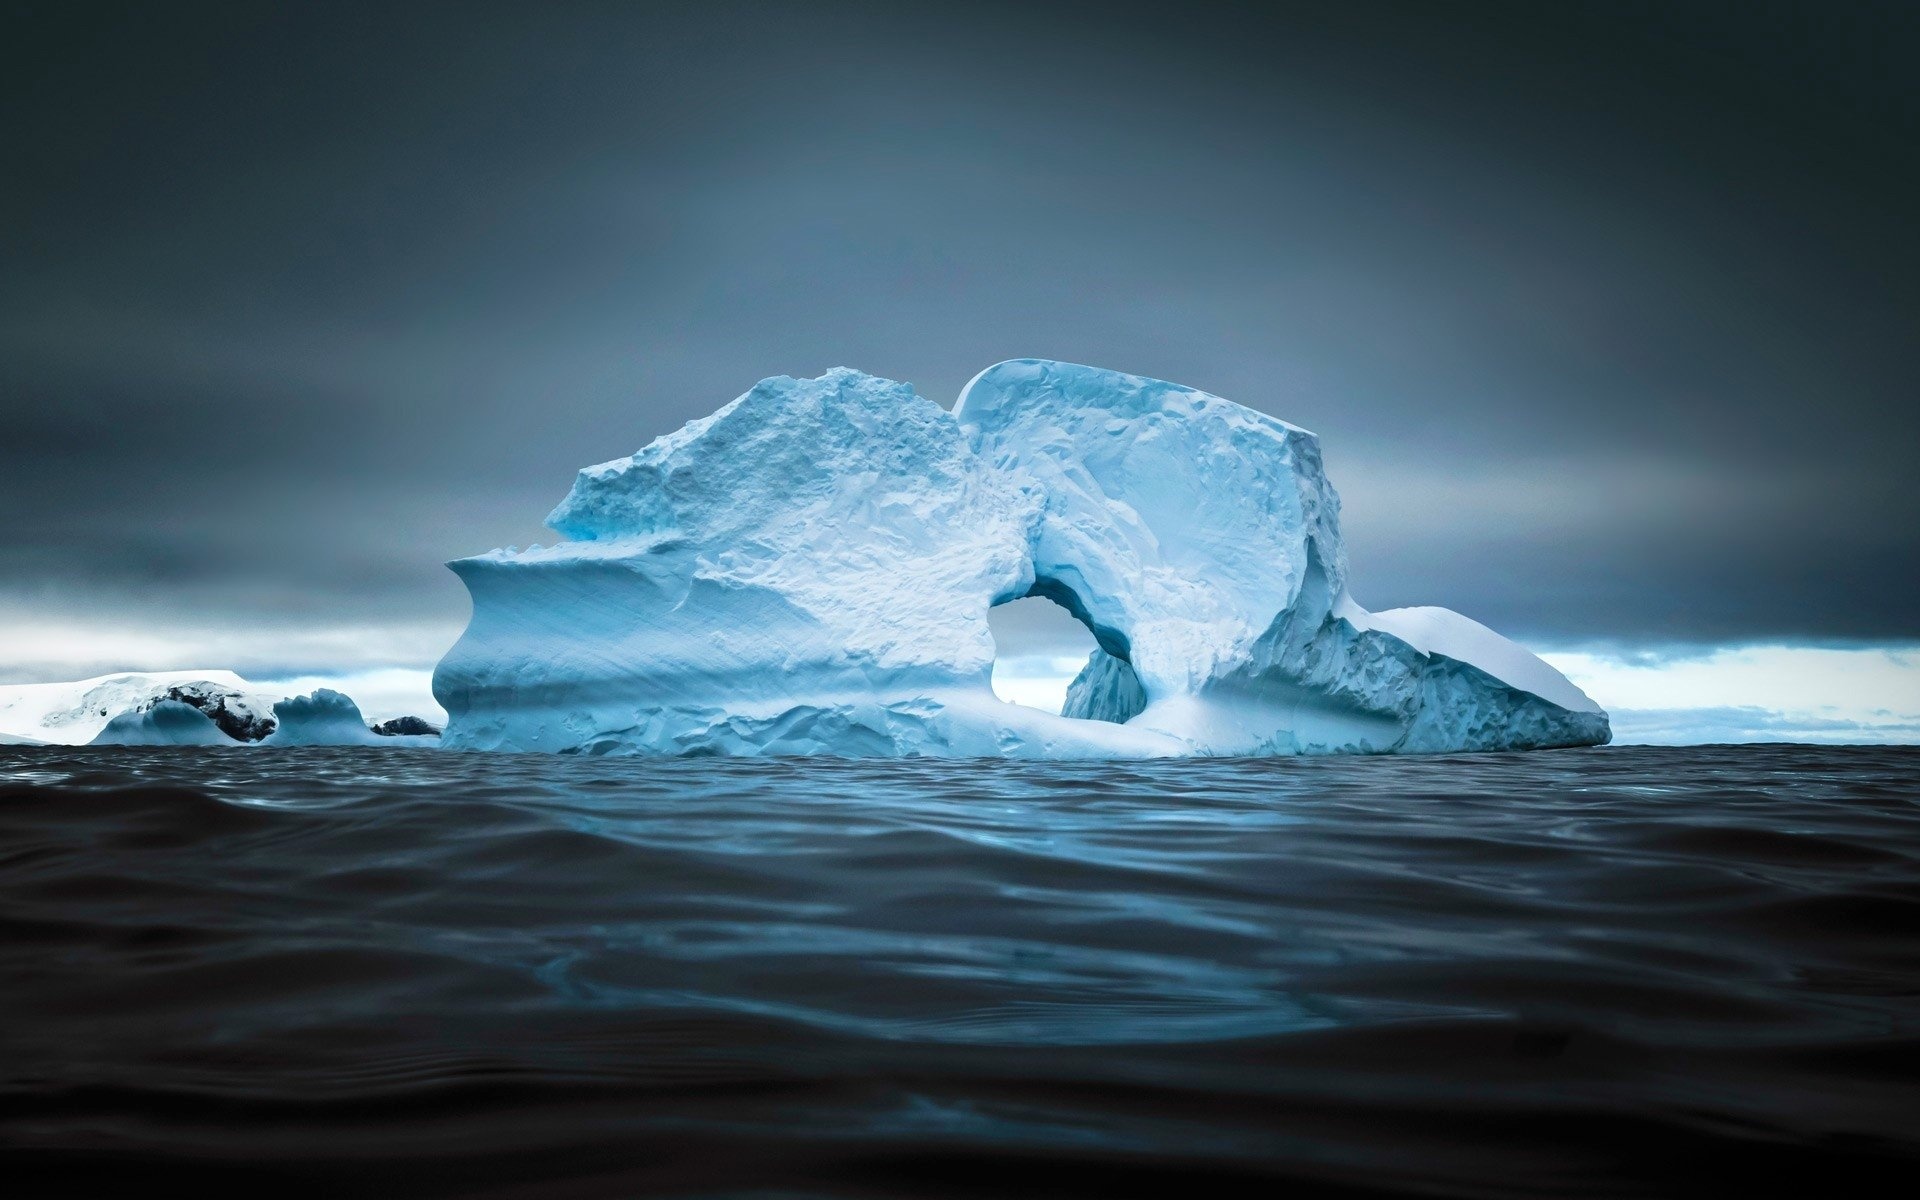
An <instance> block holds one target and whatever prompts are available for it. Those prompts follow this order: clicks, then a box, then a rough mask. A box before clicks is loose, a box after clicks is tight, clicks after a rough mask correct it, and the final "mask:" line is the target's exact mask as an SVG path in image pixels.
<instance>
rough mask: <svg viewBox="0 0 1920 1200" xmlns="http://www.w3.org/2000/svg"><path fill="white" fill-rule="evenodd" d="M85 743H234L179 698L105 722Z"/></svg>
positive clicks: (206, 716)
mask: <svg viewBox="0 0 1920 1200" xmlns="http://www.w3.org/2000/svg"><path fill="white" fill-rule="evenodd" d="M87 744H88V745H89V746H238V745H239V744H240V743H239V742H236V741H234V740H233V739H232V738H230V737H228V736H227V735H226V734H225V733H223V732H221V729H220V727H219V726H218V725H216V724H214V722H213V718H212V717H209V716H208V715H207V714H206V713H205V712H204V711H202V710H201V709H198V708H195V707H194V706H193V705H191V704H188V703H186V702H185V701H183V700H160V701H157V702H155V703H154V705H153V706H152V707H150V708H137V709H130V710H128V711H127V712H123V713H121V714H120V715H119V716H117V717H115V718H113V719H112V720H111V721H108V722H107V723H106V725H105V726H103V727H102V728H101V730H100V732H99V733H98V734H95V735H94V738H93V740H92V741H90V742H88V743H87Z"/></svg>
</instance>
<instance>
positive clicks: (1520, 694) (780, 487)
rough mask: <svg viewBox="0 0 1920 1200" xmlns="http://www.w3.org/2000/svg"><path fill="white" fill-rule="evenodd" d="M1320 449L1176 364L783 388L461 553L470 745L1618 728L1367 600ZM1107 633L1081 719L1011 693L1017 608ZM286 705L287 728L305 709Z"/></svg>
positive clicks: (1565, 691)
mask: <svg viewBox="0 0 1920 1200" xmlns="http://www.w3.org/2000/svg"><path fill="white" fill-rule="evenodd" d="M1339 518H1340V501H1339V497H1338V495H1337V494H1336V493H1335V492H1334V490H1333V487H1332V485H1331V484H1330V483H1328V481H1327V479H1326V475H1325V472H1324V468H1323V466H1322V462H1321V455H1320V445H1319V440H1318V438H1316V437H1315V436H1314V435H1313V434H1311V433H1309V432H1307V431H1306V430H1304V429H1300V428H1299V427H1297V426H1294V425H1290V424H1288V423H1287V422H1285V421H1281V420H1279V419H1277V418H1274V417H1270V416H1267V415H1265V414H1264V413H1260V412H1257V411H1255V410H1253V409H1249V408H1246V407H1243V406H1241V405H1238V404H1235V403H1233V402H1231V401H1228V400H1223V399H1221V398H1220V397H1217V396H1211V395H1208V394H1207V393H1205V392H1201V391H1197V390H1195V389H1193V388H1188V387H1183V386H1181V385H1178V384H1173V383H1167V382H1164V381H1161V380H1155V379H1147V378H1144V377H1141V376H1136V375H1127V374H1122V373H1119V372H1115V371H1108V370H1102V369H1099V368H1094V367H1084V366H1077V365H1074V364H1070V363H1059V362H1049V361H1044V360H1037V359H1022V360H1015V361H1011V362H1004V363H1000V364H998V365H996V366H993V367H989V368H988V369H987V370H985V371H983V372H981V373H980V374H979V375H978V376H976V377H975V378H974V379H973V380H972V381H971V382H970V383H969V384H968V385H967V387H966V389H965V390H964V391H963V392H962V394H961V396H960V399H959V402H958V404H957V405H956V406H955V407H954V409H953V411H952V412H948V411H947V410H945V409H943V408H941V407H940V406H939V405H937V404H935V403H933V402H932V401H930V400H928V399H926V398H925V397H922V396H921V395H919V394H918V393H917V392H915V391H914V390H913V389H912V388H911V387H910V386H908V385H906V384H903V383H897V382H894V381H892V380H886V379H880V378H876V377H874V376H871V375H866V374H863V373H861V372H859V371H854V370H850V369H847V368H837V369H835V370H832V371H829V372H827V373H826V374H824V375H822V376H820V377H819V378H817V379H794V378H790V377H786V376H781V377H776V378H772V379H767V380H763V381H762V382H761V383H760V384H758V385H757V386H755V387H754V388H753V389H752V390H751V391H749V392H747V393H746V394H744V395H742V396H740V397H739V398H738V399H736V400H734V401H733V402H731V403H730V404H727V405H726V406H725V407H723V408H721V409H720V410H719V411H718V412H716V413H714V414H713V415H712V416H709V417H706V418H703V419H701V420H698V421H694V422H691V423H690V424H688V425H686V426H684V427H682V428H681V429H679V430H676V431H675V432H673V433H670V434H667V435H665V436H663V437H661V438H659V439H657V440H655V441H654V442H652V443H651V444H649V445H647V446H646V447H644V448H642V449H641V450H640V451H639V452H637V453H635V454H633V455H632V456H630V457H627V458H622V459H616V460H613V461H611V462H606V463H602V464H599V465H597V466H593V467H588V468H586V469H585V470H582V471H581V472H580V473H579V476H578V477H577V479H576V480H575V482H574V485H573V488H572V490H571V491H570V492H569V494H568V495H567V497H566V498H565V499H564V500H563V501H562V502H561V503H560V505H559V506H558V507H557V508H555V509H554V511H553V513H552V514H551V515H550V516H549V517H548V525H549V526H550V527H551V528H553V529H554V530H555V531H556V532H558V533H559V534H560V535H561V536H562V538H563V539H565V540H563V541H561V542H559V543H557V544H555V545H553V546H548V547H540V546H535V547H532V548H530V549H528V550H524V551H521V550H516V549H513V548H508V549H505V550H496V551H493V552H491V553H488V554H482V555H478V556H476V557H473V558H466V559H460V560H458V561H456V562H453V563H451V564H449V565H450V566H451V567H452V568H453V570H454V571H455V572H456V573H457V574H458V575H459V576H460V578H461V579H462V580H463V581H464V582H465V583H466V585H467V588H468V590H469V592H470V594H471V596H472V599H473V616H472V619H471V621H470V623H469V625H468V627H467V629H466V631H465V633H464V634H463V635H462V636H461V638H460V640H459V641H458V642H457V643H456V644H455V645H454V647H453V648H452V649H451V650H450V651H449V652H448V653H447V655H446V657H445V658H443V659H442V660H441V662H440V664H439V666H438V668H437V669H436V670H435V672H434V694H435V696H436V698H437V699H438V700H439V701H440V703H441V704H442V705H443V706H444V707H445V708H446V710H447V712H448V714H449V718H450V719H449V723H448V725H447V728H446V732H445V734H444V737H443V744H444V745H446V746H448V747H450V748H462V749H491V750H552V751H571V752H585V753H656V754H840V755H921V754H924V755H993V756H1016V757H1042V758H1053V757H1073V758H1117V757H1144V756H1177V755H1284V754H1319V753H1387V752H1437V751H1458V750H1507V749H1529V748H1538V747H1549V746H1577V745H1591V744H1597V743H1601V742H1605V741H1606V740H1607V738H1608V736H1609V731H1608V726H1607V718H1606V714H1605V713H1604V712H1602V711H1601V710H1600V708H1599V707H1598V706H1597V705H1595V704H1594V703H1593V702H1592V701H1591V700H1590V699H1588V698H1587V697H1586V696H1585V695H1584V694H1583V693H1582V692H1580V690H1579V689H1578V688H1576V687H1575V686H1574V685H1573V684H1572V683H1571V682H1569V681H1568V680H1567V679H1566V678H1565V677H1564V676H1562V675H1560V674H1559V673H1558V672H1556V671H1554V670H1553V668H1552V667H1550V666H1548V665H1547V664H1546V663H1544V662H1542V661H1541V660H1540V659H1538V658H1536V657H1534V656H1533V655H1532V654H1530V653H1529V652H1527V651H1526V650H1525V649H1523V648H1521V647H1520V646H1518V645H1515V644H1514V643H1512V642H1510V641H1507V640H1506V639H1504V638H1502V637H1500V636H1499V635H1498V634H1495V633H1493V632H1492V631H1491V630H1488V629H1486V628H1485V627H1484V626H1480V625H1478V624H1476V623H1474V622H1472V621H1470V620H1468V619H1467V618H1465V617H1461V616H1459V615H1457V614H1454V613H1450V612H1446V611H1445V610H1441V609H1400V610H1394V611H1390V612H1382V613H1369V612H1367V611H1366V610H1365V609H1363V608H1362V607H1360V606H1359V605H1358V604H1357V603H1356V602H1355V601H1354V600H1353V599H1352V597H1351V596H1350V595H1349V594H1348V591H1347V579H1346V573H1347V567H1346V554H1345V549H1344V546H1343V544H1342V542H1341V537H1340V529H1339ZM1025 596H1042V597H1045V598H1047V599H1050V600H1053V601H1055V602H1056V603H1058V604H1060V605H1061V606H1063V607H1064V608H1066V609H1067V610H1068V611H1069V612H1071V613H1072V614H1073V615H1074V616H1075V617H1077V618H1078V619H1079V620H1080V621H1081V622H1082V623H1084V624H1085V625H1086V626H1087V628H1088V629H1089V630H1090V631H1091V632H1092V634H1093V636H1094V638H1095V640H1096V641H1097V643H1098V646H1099V648H1098V649H1097V650H1096V651H1095V652H1094V654H1093V655H1092V657H1091V658H1090V659H1089V661H1088V664H1087V666H1086V668H1085V669H1084V670H1083V671H1082V673H1081V675H1080V677H1079V678H1077V679H1076V680H1075V681H1074V683H1073V685H1072V687H1071V688H1070V689H1069V696H1068V701H1067V705H1066V708H1065V710H1064V711H1063V713H1062V714H1060V715H1057V716H1056V715H1054V714H1051V713H1045V712H1041V711H1039V710H1037V709H1029V708H1023V707H1021V706H1017V705H1012V704H1008V703H1005V702H1003V701H1001V700H999V699H998V698H996V697H995V696H994V695H993V693H992V691H991V688H990V686H989V675H990V672H991V668H992V664H993V656H994V647H993V640H992V637H991V635H990V633H989V631H988V627H987V612H988V610H989V609H991V608H992V607H993V606H995V605H997V604H1001V603H1005V602H1008V601H1011V600H1015V599H1019V598H1021V597H1025ZM284 721H285V718H284V717H283V726H284Z"/></svg>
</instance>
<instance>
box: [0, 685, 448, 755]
mask: <svg viewBox="0 0 1920 1200" xmlns="http://www.w3.org/2000/svg"><path fill="white" fill-rule="evenodd" d="M180 709H185V710H186V711H187V712H190V713H192V714H193V715H194V716H195V717H197V718H198V719H199V720H198V721H197V722H196V721H189V720H187V719H186V718H185V717H184V716H183V715H182V714H181V713H180V712H179V711H178V710H180ZM289 720H291V722H292V727H291V728H289V726H288V722H289ZM202 725H204V726H205V727H206V728H208V729H212V730H213V731H214V733H215V734H217V735H218V740H217V741H202V740H200V739H202V738H203V737H204V736H205V735H204V730H203V729H202V728H201V726H202ZM439 740H440V739H439V738H438V737H433V736H399V737H388V736H382V735H380V734H377V733H375V732H374V731H373V730H372V729H370V728H368V726H367V723H366V721H365V720H364V719H362V717H361V715H360V709H359V707H358V706H357V705H356V704H355V703H354V701H353V700H352V699H351V698H350V697H347V696H345V695H343V694H341V693H339V692H335V691H329V690H327V689H324V688H322V689H320V690H319V691H317V692H315V693H314V694H313V695H311V696H305V697H296V698H293V699H290V700H280V699H276V698H275V697H274V696H273V694H272V693H269V692H263V691H261V690H260V688H259V687H258V686H256V685H255V684H252V683H250V682H248V681H247V680H245V679H242V678H241V677H240V676H238V675H236V674H234V673H233V672H232V671H206V670H201V671H160V672H150V673H140V672H125V673H122V674H118V675H101V676H97V677H95V678H93V679H81V680H76V681H74V682H71V683H17V684H3V685H0V745H15V744H27V745H36V744H54V745H69V746H84V745H88V744H90V743H91V744H94V745H127V746H169V745H226V744H232V745H241V746H248V745H261V746H340V745H354V746H358V745H365V746H409V745H410V746H432V745H438V744H439Z"/></svg>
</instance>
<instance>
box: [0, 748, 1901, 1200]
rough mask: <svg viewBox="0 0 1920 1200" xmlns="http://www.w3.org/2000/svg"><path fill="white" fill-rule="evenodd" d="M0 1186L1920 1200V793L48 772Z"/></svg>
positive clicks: (1322, 779)
mask: <svg viewBox="0 0 1920 1200" xmlns="http://www.w3.org/2000/svg"><path fill="white" fill-rule="evenodd" d="M0 1160H4V1163H5V1170H4V1174H5V1176H6V1178H5V1181H4V1182H0V1191H3V1192H6V1193H7V1194H9V1195H16V1196H17V1195H37V1194H62V1195H86V1194H100V1192H101V1190H102V1189H105V1188H109V1187H125V1186H129V1185H131V1186H137V1187H140V1188H142V1189H143V1190H144V1189H148V1188H152V1189H160V1188H166V1187H170V1186H173V1185H188V1186H193V1187H195V1188H198V1189H200V1190H202V1191H205V1192H226V1191H241V1190H245V1191H248V1192H250V1193H253V1194H262V1193H264V1195H265V1196H266V1197H267V1200H277V1198H278V1197H281V1196H287V1195H310V1194H311V1195H343V1194H351V1195H373V1196H386V1195H393V1196H432V1195H443V1194H457V1195H495V1196H536V1195H561V1196H624V1195H648V1194H657V1193H666V1194H679V1195H845V1196H868V1195H896V1194H913V1195H981V1196H995V1197H999V1196H1024V1195H1067V1196H1111V1195H1116V1194H1122V1193H1125V1194H1140V1193H1144V1194H1176V1195H1185V1196H1194V1197H1199V1196H1214V1195H1233V1194H1245V1195H1259V1196H1274V1195H1281V1194H1291V1195H1322V1194H1331V1195H1372V1194H1378V1193H1407V1194H1420V1195H1438V1196H1503V1197H1519V1196H1548V1195H1568V1196H1600V1195H1676V1196H1680V1195H1685V1196H1701V1195H1721V1194H1728V1193H1734V1192H1753V1191H1763V1192H1771V1191H1779V1190H1798V1191H1802V1192H1806V1193H1810V1194H1825V1195H1835V1194H1847V1193H1848V1192H1850V1191H1856V1190H1859V1189H1860V1188H1862V1187H1864V1181H1865V1180H1867V1179H1868V1178H1871V1177H1873V1176H1874V1175H1875V1174H1877V1173H1881V1172H1884V1171H1886V1170H1887V1169H1889V1168H1891V1169H1892V1171H1893V1172H1894V1175H1893V1176H1892V1178H1893V1179H1900V1180H1905V1181H1906V1183H1905V1184H1902V1185H1895V1186H1894V1187H1893V1190H1894V1191H1900V1190H1904V1188H1905V1186H1907V1185H1910V1184H1911V1182H1912V1180H1913V1178H1914V1177H1915V1176H1914V1173H1915V1172H1916V1171H1920V751H1917V750H1904V749H1891V750H1883V749H1812V748H1798V747H1765V748H1748V747H1710V748H1695V749H1645V748H1634V747H1624V748H1610V749H1600V750H1579V751H1559V752H1550V753H1537V754H1525V755H1481V756H1459V757H1440V758H1412V759H1359V758H1348V759H1309V760H1265V761H1243V762H1172V763H1159V764H1148V765H1141V764H1091V765H1089V764H1020V763H1003V762H929V761H914V762H898V761H889V762H850V761H818V760H816V761H798V760H788V761H764V760H762V761H744V760H713V759H705V760H681V761H657V760H636V759H624V760H620V759H580V758H550V757H524V756H487V755H461V754H441V753H436V752H433V751H417V750H415V751H408V750H304V751H303V750H289V751H281V752H273V751H266V750H121V749H60V748H48V749H39V748H34V749H0ZM1883 1178H1884V1176H1883ZM1883 1186H1885V1185H1883Z"/></svg>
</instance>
